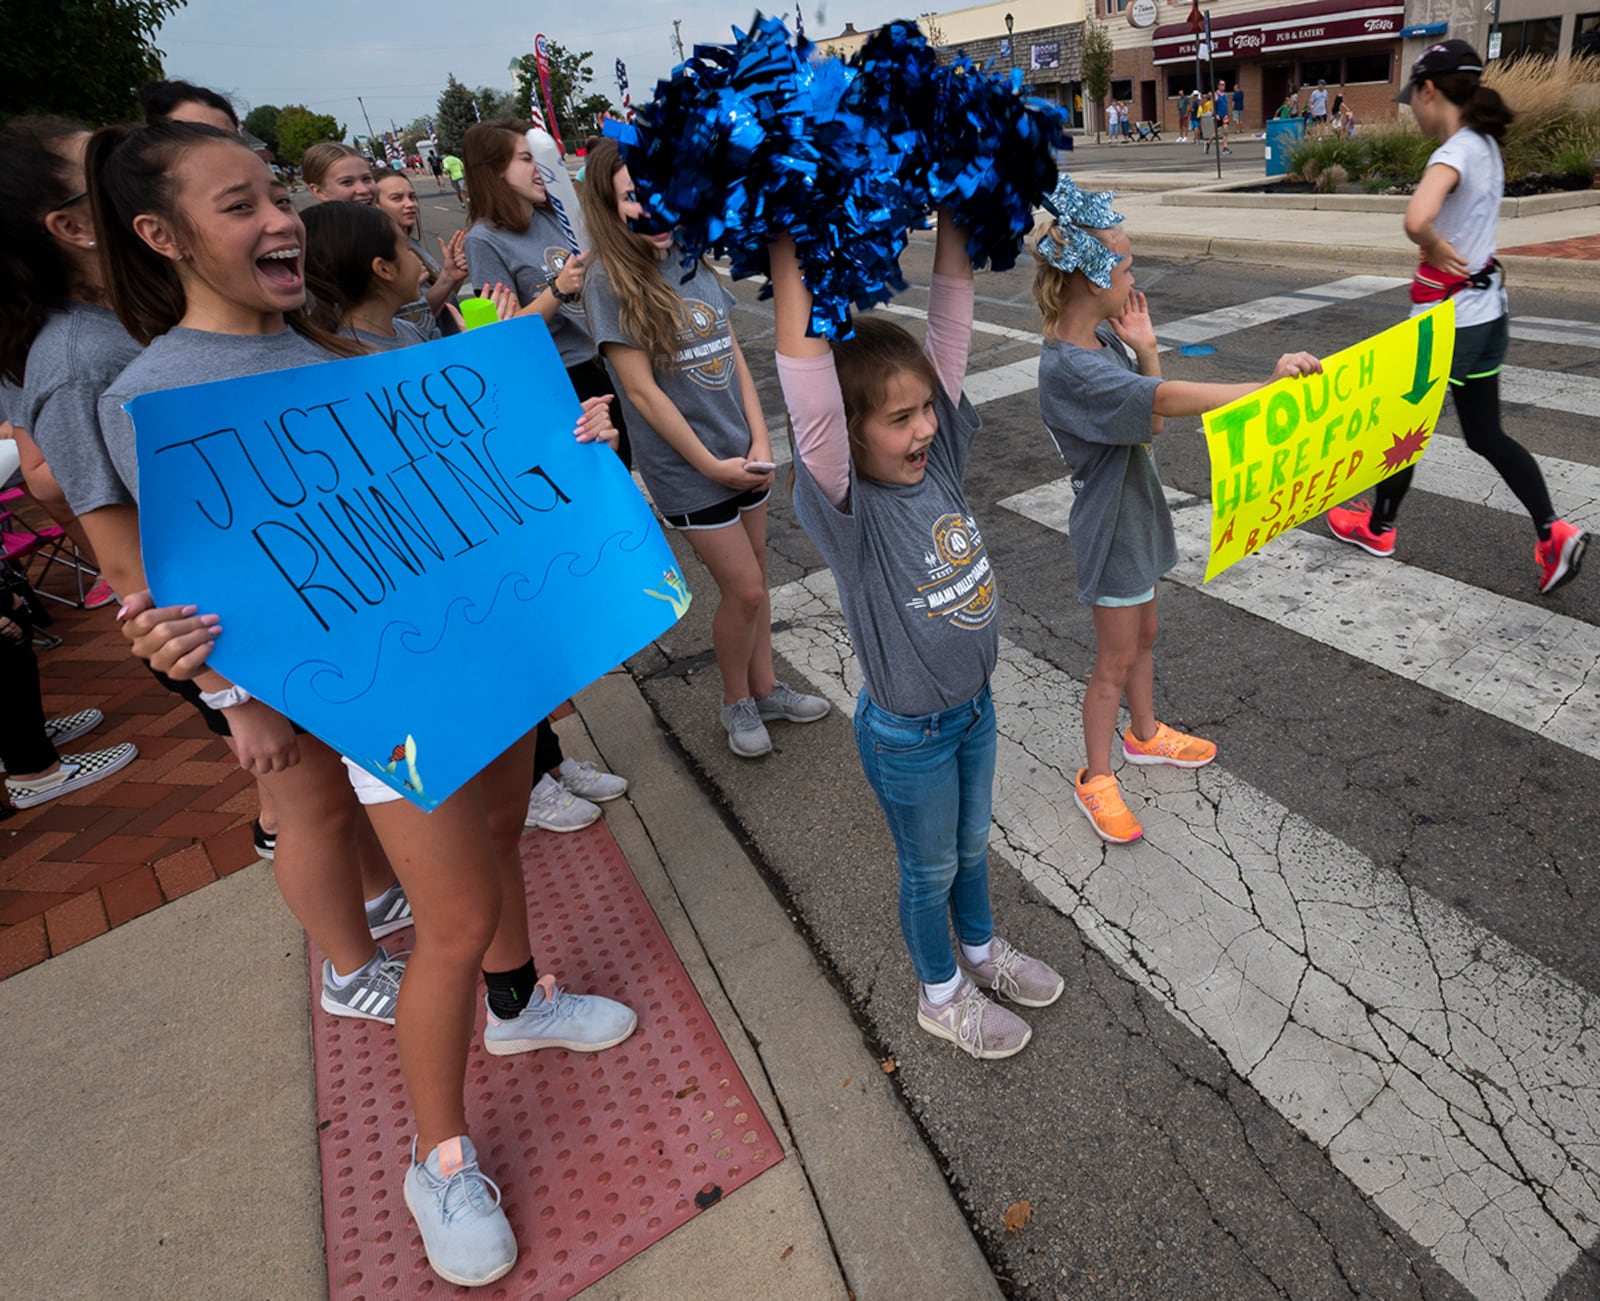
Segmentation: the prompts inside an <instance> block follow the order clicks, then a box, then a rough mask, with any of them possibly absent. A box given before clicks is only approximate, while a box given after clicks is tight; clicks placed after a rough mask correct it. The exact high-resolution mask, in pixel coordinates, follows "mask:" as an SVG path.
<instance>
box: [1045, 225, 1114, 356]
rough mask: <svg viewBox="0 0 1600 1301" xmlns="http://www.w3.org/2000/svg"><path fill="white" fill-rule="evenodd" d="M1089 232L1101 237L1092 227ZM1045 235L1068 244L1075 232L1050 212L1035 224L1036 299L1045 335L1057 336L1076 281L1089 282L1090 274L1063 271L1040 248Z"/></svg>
mask: <svg viewBox="0 0 1600 1301" xmlns="http://www.w3.org/2000/svg"><path fill="white" fill-rule="evenodd" d="M1089 234H1091V235H1094V236H1095V238H1096V239H1099V238H1100V237H1099V236H1098V235H1096V234H1095V232H1094V231H1092V230H1091V231H1090V232H1089ZM1046 237H1049V238H1050V239H1052V240H1054V241H1055V242H1056V243H1057V244H1062V245H1066V244H1070V243H1071V242H1072V232H1071V231H1070V230H1069V229H1068V228H1067V227H1065V226H1063V225H1061V224H1060V223H1059V222H1058V221H1057V220H1056V219H1055V218H1054V217H1049V216H1046V217H1041V218H1040V219H1039V223H1038V225H1036V226H1035V227H1034V228H1033V260H1034V262H1035V263H1036V265H1035V266H1034V268H1033V301H1034V303H1035V304H1037V305H1038V308H1039V315H1040V316H1041V317H1042V318H1043V320H1044V337H1045V338H1047V339H1055V338H1058V337H1059V335H1058V334H1057V333H1056V326H1057V325H1058V324H1059V323H1060V321H1061V316H1062V313H1064V312H1065V311H1066V310H1067V300H1068V299H1069V298H1070V297H1071V296H1072V287H1073V282H1074V281H1075V280H1080V281H1082V282H1083V284H1085V285H1087V284H1088V283H1089V278H1088V277H1087V276H1085V275H1084V274H1083V272H1081V271H1063V270H1062V269H1061V268H1060V267H1058V266H1056V265H1055V263H1053V262H1051V261H1050V260H1049V259H1048V258H1046V257H1045V255H1044V254H1043V253H1041V252H1040V251H1039V243H1040V241H1041V240H1043V239H1045V238H1046Z"/></svg>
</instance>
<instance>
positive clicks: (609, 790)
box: [558, 759, 628, 804]
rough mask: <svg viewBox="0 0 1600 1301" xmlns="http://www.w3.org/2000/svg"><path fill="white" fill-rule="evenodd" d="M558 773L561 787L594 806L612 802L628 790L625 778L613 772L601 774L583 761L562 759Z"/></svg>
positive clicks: (590, 764)
mask: <svg viewBox="0 0 1600 1301" xmlns="http://www.w3.org/2000/svg"><path fill="white" fill-rule="evenodd" d="M558 771H559V772H560V773H561V784H562V785H563V786H565V787H566V788H567V789H568V790H569V791H571V792H572V793H573V794H574V795H576V796H577V797H578V798H579V799H580V800H589V801H591V802H592V803H595V804H604V803H605V802H606V801H607V800H614V799H616V798H617V797H618V796H620V795H622V794H624V793H626V791H627V789H628V779H627V778H626V777H618V776H617V775H616V773H614V772H601V771H600V770H599V769H598V768H596V767H595V766H594V765H593V764H592V763H589V762H587V761H586V760H583V759H563V760H562V761H561V767H560V769H559V770H558Z"/></svg>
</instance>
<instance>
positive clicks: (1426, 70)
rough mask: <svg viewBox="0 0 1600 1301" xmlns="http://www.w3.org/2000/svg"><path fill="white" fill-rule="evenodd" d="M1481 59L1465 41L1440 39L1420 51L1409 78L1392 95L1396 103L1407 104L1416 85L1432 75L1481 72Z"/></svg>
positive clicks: (1427, 79) (1432, 76)
mask: <svg viewBox="0 0 1600 1301" xmlns="http://www.w3.org/2000/svg"><path fill="white" fill-rule="evenodd" d="M1482 71H1483V60H1482V59H1480V58H1479V57H1478V52H1477V51H1476V50H1475V49H1473V48H1472V46H1470V45H1468V44H1467V43H1466V42H1465V41H1440V42H1439V43H1438V44H1437V45H1430V46H1429V47H1428V48H1427V49H1425V50H1424V51H1423V52H1422V55H1421V57H1420V58H1418V59H1417V61H1416V62H1415V63H1413V64H1412V65H1411V79H1410V80H1409V81H1408V82H1406V84H1405V89H1404V90H1402V91H1401V92H1400V93H1399V94H1398V95H1396V96H1395V97H1394V102H1395V103H1396V104H1409V103H1410V102H1411V92H1412V91H1414V90H1415V89H1416V88H1417V86H1418V85H1419V84H1420V83H1422V82H1424V81H1429V80H1431V79H1432V78H1434V77H1442V76H1444V75H1445V73H1447V72H1482Z"/></svg>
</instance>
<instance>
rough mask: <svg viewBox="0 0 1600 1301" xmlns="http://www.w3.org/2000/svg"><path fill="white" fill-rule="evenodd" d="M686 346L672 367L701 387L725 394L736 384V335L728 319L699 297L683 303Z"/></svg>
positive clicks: (682, 336) (680, 334) (681, 333)
mask: <svg viewBox="0 0 1600 1301" xmlns="http://www.w3.org/2000/svg"><path fill="white" fill-rule="evenodd" d="M683 315H684V325H683V327H682V328H681V329H679V331H678V340H679V342H680V343H682V344H683V346H682V347H681V348H679V349H678V354H677V356H676V357H674V358H673V361H672V364H673V365H674V366H675V367H676V368H677V369H678V370H680V371H682V372H683V373H684V374H686V375H687V376H688V377H689V378H690V379H692V380H693V381H694V382H695V383H696V384H698V385H699V386H700V387H701V388H706V389H711V390H713V391H714V392H721V391H722V390H723V389H725V388H727V387H728V385H729V384H730V383H732V382H733V335H732V334H731V333H730V332H729V331H728V328H727V324H726V321H727V318H726V317H725V316H723V315H722V314H721V313H720V312H718V311H717V309H716V308H714V307H713V306H711V304H710V303H703V302H701V301H700V300H699V299H698V298H685V299H684V300H683Z"/></svg>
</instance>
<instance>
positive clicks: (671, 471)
mask: <svg viewBox="0 0 1600 1301" xmlns="http://www.w3.org/2000/svg"><path fill="white" fill-rule="evenodd" d="M679 256H680V254H679V252H678V249H677V246H676V245H674V246H673V250H672V254H671V256H670V257H669V258H668V260H667V261H666V262H663V263H662V274H663V275H664V276H665V277H666V281H667V283H668V284H669V285H671V286H672V289H673V291H674V292H675V293H676V294H677V295H678V297H679V298H680V299H681V300H682V301H683V307H684V324H683V325H681V326H679V329H678V351H677V354H676V355H675V356H674V357H673V359H672V362H671V364H670V365H668V366H666V367H665V368H661V367H658V368H657V369H656V372H655V378H656V383H657V384H659V385H660V386H661V391H662V392H663V393H665V394H666V395H667V397H668V398H670V399H671V401H672V405H673V406H675V407H677V408H678V411H679V412H680V413H681V414H682V416H683V418H684V419H685V420H686V421H688V422H689V428H690V429H692V430H694V432H695V436H696V437H697V438H699V440H700V441H701V442H702V443H704V444H705V446H706V449H707V450H708V451H709V452H710V453H711V455H712V456H714V457H716V458H717V459H718V460H724V459H726V458H727V457H730V456H744V455H747V454H748V453H749V451H750V425H749V423H748V422H747V421H746V420H745V415H744V400H743V398H742V396H741V395H740V393H739V373H738V367H737V366H735V365H734V361H733V331H732V329H731V328H730V326H729V324H728V309H729V308H730V307H731V306H733V302H734V298H733V295H732V294H730V293H729V292H728V291H727V289H725V288H724V287H723V284H722V282H721V281H720V280H718V279H717V276H716V273H715V272H713V271H712V270H711V269H710V268H709V267H708V266H706V265H705V263H703V262H701V263H697V264H696V266H695V272H694V278H693V279H692V280H690V281H689V283H688V284H686V285H685V284H679V283H678V281H679V278H680V276H681V274H682V273H681V271H680V270H679V267H678V258H679ZM583 287H584V301H585V304H586V305H587V306H588V309H589V327H590V329H592V330H593V331H594V339H595V342H596V343H597V344H605V343H621V344H625V345H626V346H628V347H630V348H636V347H638V346H639V345H638V343H637V342H636V341H635V340H634V339H633V338H632V337H631V336H630V335H629V334H628V333H627V331H626V330H624V329H623V328H622V321H621V319H620V318H619V317H618V315H617V296H616V294H615V293H613V292H612V289H611V281H610V280H609V279H608V277H607V276H606V270H605V267H603V266H602V265H600V264H599V263H598V262H596V263H594V264H592V265H591V266H590V267H589V271H588V274H587V276H586V277H585V279H584V286H583ZM612 379H613V381H615V382H616V389H617V400H618V401H619V402H621V403H622V414H623V416H624V417H625V418H626V420H627V423H628V441H629V442H630V443H631V444H632V446H633V456H634V461H635V462H636V463H637V465H638V467H639V473H640V474H642V475H643V476H644V482H645V486H646V487H647V488H649V489H650V496H651V497H652V498H654V500H655V504H656V509H657V510H659V511H660V512H661V513H662V514H663V515H687V514H688V513H689V512H690V511H697V510H704V509H705V508H706V507H707V506H715V505H717V504H718V503H719V502H724V501H729V500H731V499H732V498H734V497H737V496H739V495H740V492H741V491H742V489H738V488H729V487H726V486H725V485H723V484H720V483H717V482H715V481H714V480H711V479H708V478H706V477H705V475H703V474H701V473H700V472H699V471H698V470H696V469H695V468H694V467H693V466H691V465H690V464H689V463H688V462H687V461H685V460H684V459H683V457H681V456H679V455H678V453H677V452H675V451H674V450H673V449H672V446H671V445H670V444H669V443H668V442H667V441H666V440H665V439H663V438H662V437H661V435H660V434H658V433H656V431H655V430H654V429H652V428H651V427H650V424H649V422H648V421H647V420H646V419H645V417H644V413H643V412H641V411H640V410H639V408H638V407H636V406H634V405H633V403H632V402H630V401H629V400H628V392H627V390H626V389H625V388H623V386H622V383H621V381H620V380H618V379H617V377H616V374H615V372H613V373H612Z"/></svg>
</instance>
